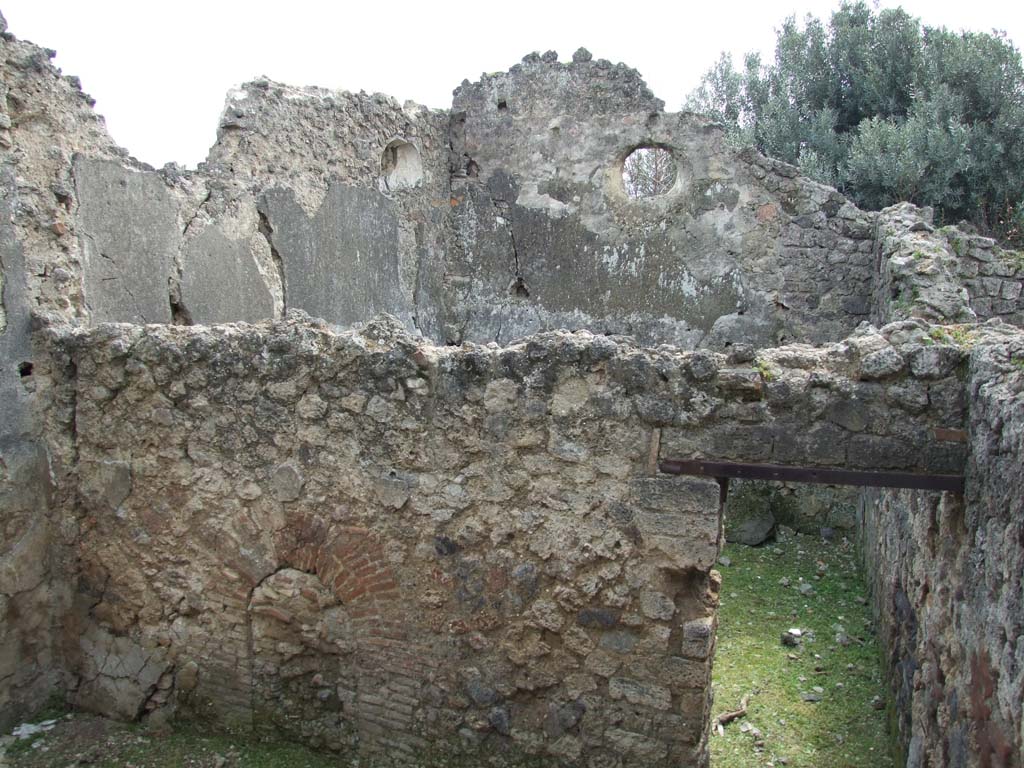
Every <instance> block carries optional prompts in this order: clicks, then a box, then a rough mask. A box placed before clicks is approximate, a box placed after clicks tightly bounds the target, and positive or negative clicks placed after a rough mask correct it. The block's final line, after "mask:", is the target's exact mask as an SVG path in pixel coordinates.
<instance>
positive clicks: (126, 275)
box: [74, 157, 181, 323]
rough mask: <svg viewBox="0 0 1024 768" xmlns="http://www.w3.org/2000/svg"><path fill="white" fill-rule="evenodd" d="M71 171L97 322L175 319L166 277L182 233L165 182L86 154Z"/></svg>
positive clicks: (88, 292)
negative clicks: (87, 156)
mask: <svg viewBox="0 0 1024 768" xmlns="http://www.w3.org/2000/svg"><path fill="white" fill-rule="evenodd" d="M74 175H75V187H76V190H77V197H78V227H79V231H80V233H81V238H82V250H83V253H84V255H85V259H84V261H85V268H84V272H85V292H86V296H87V297H88V305H89V309H90V312H91V315H92V320H93V322H123V323H169V322H171V304H170V300H169V298H168V293H167V281H168V278H169V277H170V272H171V264H172V260H173V258H174V254H175V253H176V252H177V249H178V244H179V241H180V240H181V232H180V230H179V228H178V211H177V205H176V204H175V202H174V199H173V198H172V197H171V194H170V192H169V191H168V190H167V187H166V186H165V185H164V182H163V181H162V180H161V179H160V177H159V176H158V175H157V174H155V173H147V172H144V171H135V170H131V169H129V168H126V167H124V166H123V165H121V164H120V163H116V162H112V161H109V160H94V159H89V158H82V157H80V158H77V159H76V160H75V164H74Z"/></svg>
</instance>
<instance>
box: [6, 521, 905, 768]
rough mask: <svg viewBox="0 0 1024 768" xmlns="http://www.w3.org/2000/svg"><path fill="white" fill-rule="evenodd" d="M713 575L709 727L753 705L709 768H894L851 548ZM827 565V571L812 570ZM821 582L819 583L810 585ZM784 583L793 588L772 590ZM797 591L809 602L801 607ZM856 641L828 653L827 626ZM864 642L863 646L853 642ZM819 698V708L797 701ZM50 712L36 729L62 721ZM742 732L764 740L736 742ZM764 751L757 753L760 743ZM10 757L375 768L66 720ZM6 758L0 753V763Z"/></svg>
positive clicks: (836, 546) (196, 767)
mask: <svg viewBox="0 0 1024 768" xmlns="http://www.w3.org/2000/svg"><path fill="white" fill-rule="evenodd" d="M723 555H724V556H725V557H728V558H729V559H730V560H731V563H730V565H729V566H724V565H723V566H721V567H720V571H721V573H722V600H721V610H720V614H719V630H718V648H717V654H716V659H715V666H714V688H715V704H714V707H713V710H712V716H717V715H718V714H719V713H721V712H723V711H726V710H732V709H735V708H736V707H737V706H738V704H739V702H740V700H741V698H742V697H743V696H746V695H749V696H750V699H749V708H748V713H747V715H746V716H745V717H742V718H740V719H738V720H735V721H733V722H732V723H730V724H728V725H726V726H725V729H724V731H725V733H724V735H723V736H717V735H713V736H712V737H711V755H712V768H758V767H760V766H764V767H765V768H768V766H783V765H784V766H787V768H893V766H894V765H895V763H894V762H893V760H892V758H891V756H890V754H889V751H888V745H889V743H890V741H889V737H888V734H887V731H886V712H885V711H884V710H882V711H880V710H878V709H876V708H875V707H874V706H873V705H872V699H874V698H875V697H876V696H877V697H884V696H885V691H884V686H883V683H882V679H881V665H880V657H879V652H878V647H877V645H876V642H875V638H874V636H873V634H872V632H871V620H870V612H869V609H868V608H867V607H866V606H865V605H864V604H863V603H862V602H861V601H858V598H860V599H861V600H863V597H864V595H865V589H864V582H863V579H862V578H861V576H860V574H859V573H858V570H857V567H856V556H855V553H854V550H853V547H852V545H849V544H845V543H833V544H826V543H824V542H822V541H820V540H819V539H817V538H816V537H811V536H799V535H796V536H790V537H789V538H787V539H786V540H785V541H784V542H781V543H778V544H770V545H768V546H765V547H758V548H750V547H743V546H738V545H728V546H727V547H726V548H725V551H724V553H723ZM819 563H821V564H823V565H824V568H821V567H820V566H819ZM819 572H821V573H823V576H822V577H821V578H816V576H817V575H818V574H819ZM784 578H785V579H789V582H790V584H789V586H788V587H787V586H782V585H780V583H779V581H780V580H781V579H784ZM801 579H803V581H805V582H807V583H809V584H812V585H813V587H814V592H813V594H811V595H802V594H801V593H800V592H799V591H798V589H797V587H798V586H799V584H800V583H801ZM837 624H840V625H842V626H843V627H844V628H845V630H846V634H847V635H848V636H849V637H850V638H853V640H852V642H850V644H849V645H848V646H845V647H844V646H843V645H841V644H838V643H836V642H835V636H836V629H835V625H837ZM791 627H798V628H800V629H801V630H804V631H807V630H811V631H812V632H813V633H814V639H813V641H806V640H805V641H804V642H803V643H802V645H800V646H799V647H796V648H790V647H786V646H783V645H782V643H781V642H780V638H781V635H782V633H783V632H785V631H786V630H788V629H789V628H791ZM858 641H860V642H858ZM816 686H817V687H820V688H821V689H823V693H822V694H821V701H820V702H808V701H804V700H803V699H802V698H801V694H803V693H811V692H814V688H815V687H816ZM61 715H62V713H61V711H60V709H59V708H48V709H47V711H45V712H41V713H40V715H39V717H37V718H34V719H33V721H34V722H38V721H40V720H44V719H51V718H55V717H60V716H61ZM744 723H747V724H749V725H750V726H753V727H754V728H756V729H757V730H758V731H759V732H760V737H758V736H756V734H755V733H754V732H752V731H748V732H743V731H742V730H741V726H742V725H743V724H744ZM759 739H760V740H761V742H762V743H761V745H760V746H759V745H758V740H759ZM36 741H38V742H39V745H38V746H33V745H32V743H31V742H30V741H28V740H26V741H24V742H15V743H14V744H11V745H9V746H8V747H7V750H6V753H7V754H6V759H7V761H8V763H7V764H8V765H9V766H10V767H11V768H49V767H50V766H61V767H62V766H68V765H73V764H79V761H80V759H81V758H82V757H84V758H85V760H84V762H82V763H80V764H87V765H89V766H90V768H242V767H243V766H244V768H328V766H330V767H331V768H338V767H339V766H355V765H360V766H362V768H369V766H370V765H371V764H372V763H373V761H367V760H361V761H356V760H353V759H351V758H346V757H345V756H343V755H335V754H330V753H324V752H315V751H313V750H310V749H306V748H304V747H302V746H299V745H296V744H293V743H287V742H266V741H257V740H255V739H254V738H252V737H251V736H250V737H244V736H242V735H236V736H229V735H217V734H211V733H206V732H204V731H203V730H202V729H201V728H196V727H195V726H189V725H188V724H184V723H183V724H179V725H178V726H177V727H176V728H175V729H174V730H173V731H169V730H168V731H162V732H156V731H153V730H150V729H147V728H145V727H143V726H138V725H123V724H119V723H114V722H111V721H108V720H104V719H102V718H97V717H93V716H90V715H83V714H75V715H74V716H72V717H71V718H65V719H62V720H61V722H60V724H59V725H58V726H57V728H56V729H55V730H54V731H50V732H48V733H46V734H43V735H42V736H40V737H37V739H36ZM2 752H3V750H2V749H0V754H2ZM423 758H424V759H421V761H420V762H421V764H423V765H428V766H445V768H461V767H462V766H467V767H468V766H475V765H479V762H478V761H469V762H467V761H466V760H465V759H464V758H462V757H457V756H454V755H451V754H448V755H445V756H443V757H439V756H433V757H428V756H423ZM3 759H4V758H3V756H0V765H4V762H3Z"/></svg>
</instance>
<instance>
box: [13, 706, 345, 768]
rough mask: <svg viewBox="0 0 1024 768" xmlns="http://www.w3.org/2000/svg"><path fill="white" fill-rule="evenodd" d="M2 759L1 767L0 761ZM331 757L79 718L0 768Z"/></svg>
mask: <svg viewBox="0 0 1024 768" xmlns="http://www.w3.org/2000/svg"><path fill="white" fill-rule="evenodd" d="M5 760H6V762H5ZM338 765H339V759H338V756H337V755H332V754H327V753H318V752H313V751H312V750H309V749H306V748H304V747H300V746H298V745H296V744H287V743H264V742H258V741H255V740H245V739H239V738H237V737H236V738H232V737H229V736H217V735H204V734H201V733H197V732H196V731H193V730H185V729H182V730H179V731H173V732H172V731H166V732H157V731H153V730H150V729H147V728H145V727H143V726H139V725H126V724H123V723H115V722H112V721H110V720H105V719H103V718H100V717H95V716H92V715H85V714H74V715H71V716H70V717H68V716H65V717H62V718H60V719H59V720H58V721H57V724H56V725H55V727H54V728H53V730H51V731H48V732H46V733H43V734H40V735H38V736H35V737H33V738H31V739H25V740H19V741H14V742H13V743H11V744H9V745H8V746H7V748H6V755H4V754H3V750H2V749H0V768H7V767H8V766H10V768H77V767H78V766H88V768H338Z"/></svg>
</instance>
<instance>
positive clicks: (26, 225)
mask: <svg viewBox="0 0 1024 768" xmlns="http://www.w3.org/2000/svg"><path fill="white" fill-rule="evenodd" d="M52 56H53V52H52V51H47V50H45V49H42V48H39V47H37V46H35V45H32V44H30V43H23V42H19V41H17V40H16V39H15V38H14V37H13V36H12V35H11V34H10V33H8V32H7V24H6V22H4V21H3V17H2V16H0V727H6V726H7V725H9V724H10V723H11V721H12V720H13V718H15V717H17V716H18V714H19V713H24V712H27V711H31V710H33V709H35V708H38V707H39V706H40V705H41V704H43V703H44V702H45V701H46V700H47V698H48V697H50V696H51V695H61V694H62V692H63V690H64V688H65V687H66V685H67V679H66V675H65V665H64V664H63V661H62V659H61V658H60V655H59V651H58V648H56V647H55V643H54V642H53V638H54V637H55V636H56V634H57V632H56V630H55V625H56V623H57V622H58V621H59V618H60V616H61V615H62V614H63V612H64V611H65V610H66V607H67V603H68V600H69V597H70V592H71V585H70V581H69V579H68V578H67V576H66V574H67V571H68V563H67V561H66V550H65V549H64V548H63V546H62V545H63V543H65V542H66V540H67V539H68V538H70V537H71V536H72V535H73V531H69V530H68V529H67V528H65V526H64V520H63V517H62V515H61V509H62V508H63V507H64V505H66V504H67V503H68V501H69V499H68V497H67V496H65V495H64V491H62V490H61V488H63V489H65V490H67V489H70V487H71V483H70V482H67V479H68V478H69V476H70V475H71V474H72V473H73V462H74V454H73V447H72V445H71V443H70V441H69V440H67V439H66V432H65V431H64V430H62V429H60V428H55V429H53V430H47V429H46V428H45V425H46V423H47V421H48V418H49V417H48V416H47V414H58V413H59V412H60V411H61V410H62V409H63V408H64V407H65V406H66V404H63V403H60V402H53V401H52V400H51V397H50V394H51V393H50V390H49V387H48V384H47V382H48V381H49V367H50V366H49V359H48V357H47V356H46V355H45V353H43V352H42V351H41V350H40V349H39V348H38V345H37V344H36V340H35V339H34V336H33V332H32V328H33V318H32V315H33V313H44V314H49V315H50V316H52V317H54V318H61V319H63V320H65V321H73V320H74V319H75V318H77V317H80V316H82V315H83V314H84V296H83V292H82V286H81V284H80V282H79V281H78V280H77V279H76V275H77V274H79V268H80V259H79V253H78V248H77V243H76V241H75V239H74V237H72V236H71V234H70V231H71V215H70V212H69V205H70V201H71V199H72V192H71V176H70V167H71V157H72V155H73V153H74V152H75V151H76V149H77V148H79V147H88V148H89V149H90V151H91V152H92V153H93V154H94V155H96V156H116V155H117V154H118V152H119V150H117V149H116V147H115V146H114V144H113V142H112V141H111V140H110V138H109V137H108V136H107V134H106V130H105V128H104V126H103V122H102V119H100V118H98V117H97V116H96V115H95V114H94V113H93V112H92V109H91V102H90V100H89V98H88V97H87V96H85V95H84V94H83V93H82V92H81V89H80V87H79V85H78V81H77V79H75V78H67V77H62V76H61V75H60V72H59V71H58V70H56V69H55V68H54V67H53V66H52V65H51V64H50V59H51V58H52Z"/></svg>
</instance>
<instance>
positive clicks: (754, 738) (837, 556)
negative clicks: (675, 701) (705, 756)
mask: <svg viewBox="0 0 1024 768" xmlns="http://www.w3.org/2000/svg"><path fill="white" fill-rule="evenodd" d="M723 557H724V558H725V562H728V563H729V564H728V565H724V564H723V565H722V566H720V568H719V570H720V571H721V573H722V604H721V611H720V614H719V629H718V650H717V654H716V658H715V669H714V689H715V704H714V710H713V716H717V715H718V714H719V713H721V712H724V711H727V710H735V709H737V708H738V706H739V703H740V701H741V699H742V698H743V697H744V696H749V707H748V712H747V715H746V716H745V717H742V718H739V719H737V720H734V721H733V722H732V723H730V724H728V725H726V726H725V727H724V735H713V736H712V739H711V763H712V767H713V768H754V767H755V766H779V765H785V766H789V768H824V767H826V766H827V768H860V767H861V766H863V767H864V768H889V767H891V766H893V761H892V758H891V756H890V754H889V751H888V745H889V739H888V736H887V732H886V715H885V711H884V710H880V709H877V708H876V707H880V706H882V702H883V701H884V696H885V691H884V690H883V684H882V679H881V666H880V657H879V651H878V646H877V644H876V641H875V638H874V635H873V634H872V631H871V619H870V610H869V608H868V607H867V606H866V605H865V604H864V596H865V594H866V593H865V590H864V582H863V579H862V578H861V576H860V574H859V573H858V570H857V565H856V556H855V553H854V550H853V546H852V545H851V544H848V543H845V542H837V543H826V542H823V541H821V540H820V539H817V538H816V537H811V536H800V535H790V536H789V537H787V538H785V539H784V540H782V541H780V542H778V543H776V544H769V545H767V546H764V547H755V548H750V547H744V546H740V545H729V546H727V547H726V548H725V551H724V553H723ZM729 561H731V562H729ZM804 583H806V584H810V585H811V587H812V589H813V591H812V592H811V593H810V594H801V591H800V585H801V584H804ZM805 589H806V587H805ZM791 628H796V629H800V630H802V635H803V636H802V637H801V638H800V642H799V645H796V646H795V647H789V646H785V645H783V643H782V642H781V636H782V634H783V633H785V632H787V631H788V630H789V629H791ZM808 630H810V632H811V633H812V635H811V637H810V638H808V636H807V631H808ZM840 634H842V635H845V637H841V638H840V639H841V642H837V641H836V638H837V635H840ZM845 643H848V644H845ZM876 697H878V698H877V699H876ZM807 699H811V700H807ZM815 699H820V700H815Z"/></svg>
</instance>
